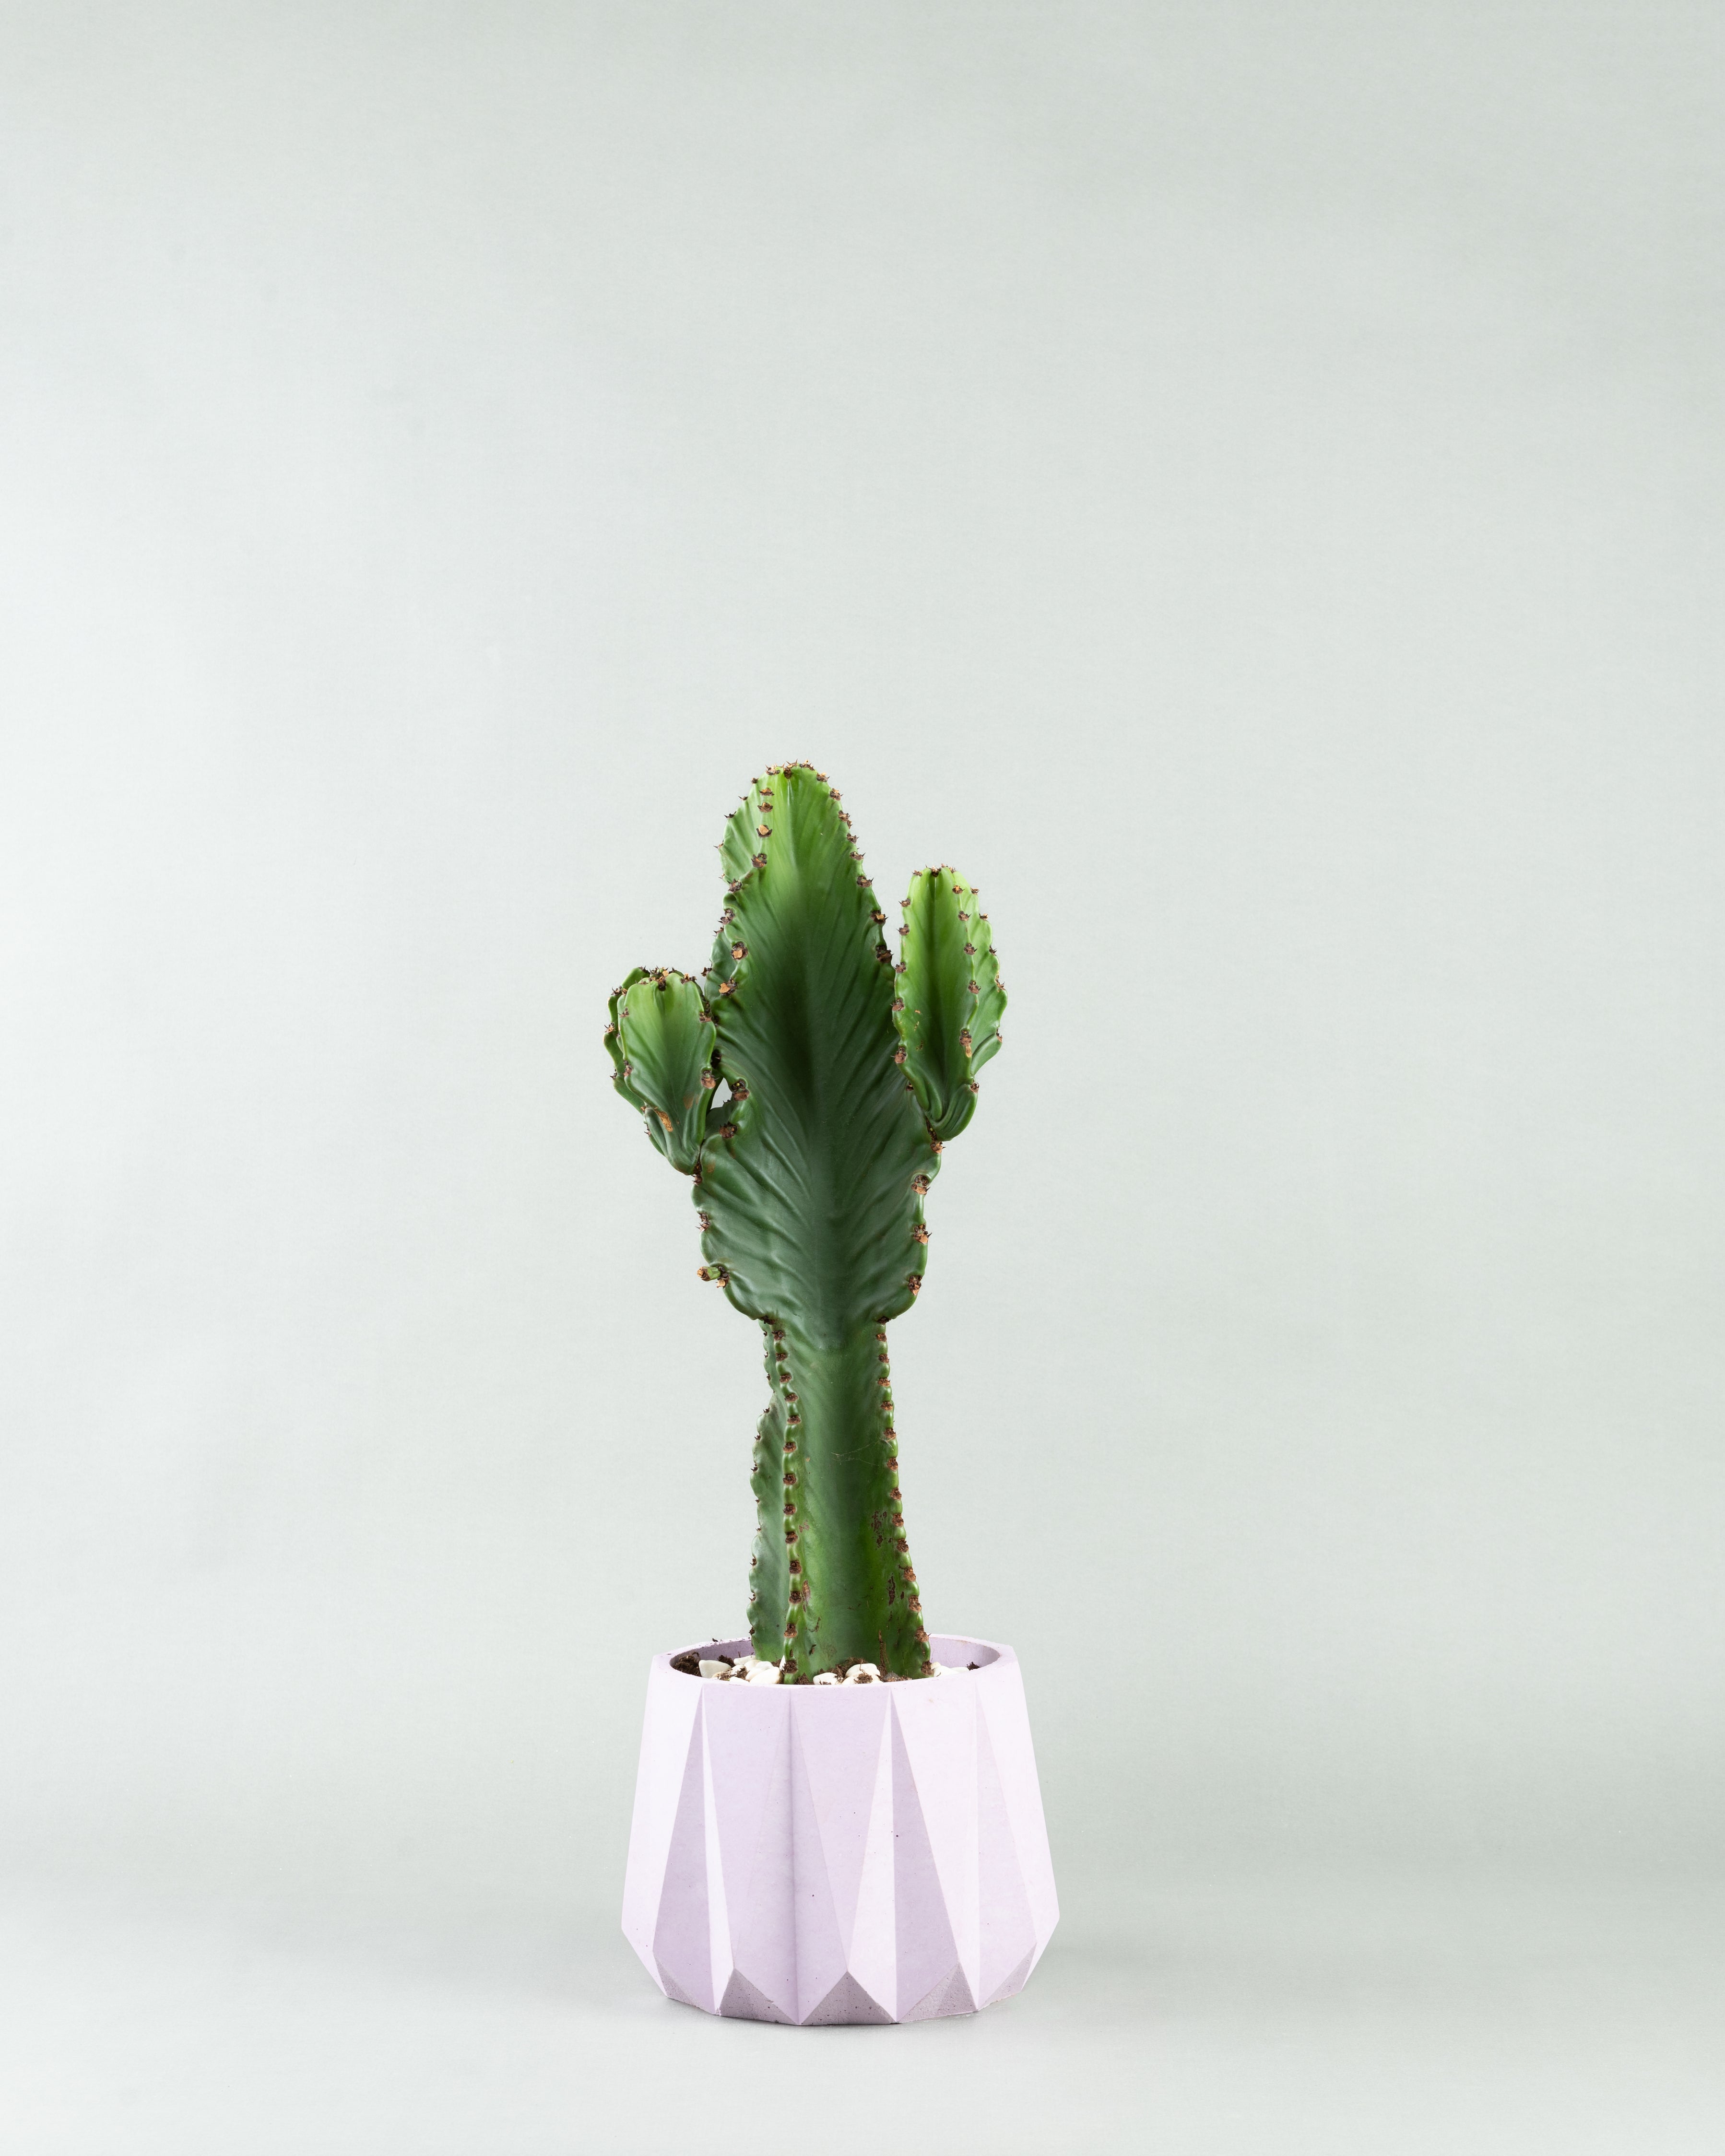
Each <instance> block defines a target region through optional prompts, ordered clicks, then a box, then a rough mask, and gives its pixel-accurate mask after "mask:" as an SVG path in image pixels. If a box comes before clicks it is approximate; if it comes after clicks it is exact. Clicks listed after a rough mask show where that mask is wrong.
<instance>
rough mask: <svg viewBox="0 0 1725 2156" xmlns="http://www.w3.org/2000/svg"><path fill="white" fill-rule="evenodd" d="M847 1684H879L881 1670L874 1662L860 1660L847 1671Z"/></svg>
mask: <svg viewBox="0 0 1725 2156" xmlns="http://www.w3.org/2000/svg"><path fill="white" fill-rule="evenodd" d="M845 1683H846V1684H879V1683H880V1671H879V1670H878V1669H876V1668H875V1665H874V1664H873V1663H872V1662H858V1663H856V1664H855V1666H853V1667H851V1668H850V1669H848V1670H847V1671H845Z"/></svg>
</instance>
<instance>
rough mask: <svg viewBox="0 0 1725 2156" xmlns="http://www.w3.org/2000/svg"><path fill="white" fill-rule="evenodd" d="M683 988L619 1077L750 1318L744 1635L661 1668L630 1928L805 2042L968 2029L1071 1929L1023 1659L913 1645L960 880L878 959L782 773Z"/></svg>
mask: <svg viewBox="0 0 1725 2156" xmlns="http://www.w3.org/2000/svg"><path fill="white" fill-rule="evenodd" d="M721 854H722V856H723V862H724V872H725V878H726V904H725V908H724V911H723V913H722V915H721V917H720V923H719V932H718V937H717V939H716V942H715V943H714V946H713V955H712V960H711V963H710V965H709V966H708V968H707V969H706V973H704V974H703V975H701V977H700V978H698V979H697V978H693V977H691V976H690V975H687V974H684V973H675V972H672V971H671V970H670V969H669V968H655V969H648V968H636V970H635V971H634V972H633V973H631V974H630V975H629V978H628V979H627V980H626V981H625V982H624V984H623V986H622V987H621V988H619V989H618V991H617V993H615V994H614V996H613V997H612V998H611V1010H610V1023H609V1024H608V1026H607V1027H606V1029H605V1038H606V1042H607V1045H608V1048H609V1050H610V1055H611V1060H612V1065H613V1069H614V1082H615V1085H616V1087H617V1091H619V1093H621V1094H622V1096H624V1099H625V1100H626V1101H628V1102H629V1105H630V1106H632V1107H633V1108H634V1110H635V1111H637V1113H638V1114H639V1116H641V1119H642V1122H643V1124H644V1127H645V1130H646V1132H647V1136H648V1137H649V1139H650V1140H651V1142H652V1143H653V1144H654V1146H655V1147H656V1148H657V1149H658V1151H659V1152H661V1153H662V1154H663V1155H664V1156H665V1159H666V1160H668V1161H669V1162H670V1164H671V1166H672V1167H673V1168H675V1169H676V1170H677V1171H678V1172H679V1173H681V1174H683V1175H685V1176H687V1177H688V1178H690V1181H691V1186H692V1188H691V1195H692V1197H693V1199H694V1203H695V1206H696V1211H697V1213H698V1214H699V1218H700V1222H701V1255H702V1259H703V1263H702V1264H701V1268H700V1272H701V1278H702V1279H703V1280H706V1281H714V1282H716V1284H717V1285H718V1286H720V1287H721V1288H722V1290H723V1291H724V1293H725V1295H726V1297H727V1299H728V1300H729V1301H730V1302H731V1303H732V1306H734V1307H735V1308H736V1309H737V1310H739V1311H741V1312H742V1314H743V1315H744V1316H745V1317H748V1318H751V1319H752V1320H753V1321H754V1322H755V1323H756V1324H757V1325H758V1326H759V1327H760V1328H761V1336H762V1346H763V1348H764V1351H765V1361H766V1368H767V1382H768V1389H769V1399H768V1407H767V1411H766V1413H765V1414H763V1415H762V1418H761V1422H760V1426H759V1429H758V1430H757V1432H756V1435H755V1440H754V1452H753V1465H752V1478H751V1479H752V1488H753V1491H754V1496H755V1504H756V1530H755V1539H754V1548H753V1552H752V1555H751V1557H750V1558H749V1598H748V1636H747V1639H741V1638H739V1639H735V1640H724V1641H715V1642H714V1643H713V1644H712V1645H711V1646H710V1647H707V1648H705V1649H694V1648H691V1649H688V1650H684V1651H683V1652H681V1653H665V1654H661V1655H657V1656H655V1659H654V1661H653V1663H652V1665H651V1667H650V1670H649V1677H648V1688H647V1712H646V1722H645V1727H644V1733H643V1738H642V1743H641V1758H640V1768H639V1778H638V1781H637V1785H636V1792H635V1808H634V1823H633V1827H632V1830H631V1833H630V1838H629V1867H628V1875H627V1881H626V1884H625V1888H624V1931H625V1933H627V1935H628V1937H629V1940H630V1943H632V1944H633V1945H634V1948H635V1950H636V1952H637V1953H639V1955H640V1957H641V1959H642V1961H643V1962H644V1963H645V1964H646V1967H647V1969H648V1970H649V1974H651V1975H652V1976H653V1977H654V1979H655V1981H656V1982H657V1983H658V1984H659V1985H660V1988H661V1989H663V1990H664V1991H665V1993H666V1994H667V1995H668V1996H670V1997H671V1998H673V1999H681V2000H683V2001H684V2002H685V2004H687V2005H694V2006H699V2007H701V2008H703V2009H704V2010H706V2011H707V2012H709V2013H716V2014H722V2015H732V2016H737V2017H740V2018H743V2019H748V2020H769V2021H787V2022H796V2023H805V2024H806V2023H818V2022H836V2021H910V2020H926V2019H928V2018H930V2017H932V2016H934V2015H948V2014H966V2013H971V2012H973V2011H975V2010H977V2009H978V2007H982V2006H986V2005H990V2004H992V2003H993V2001H995V2000H996V1999H1004V1998H1007V1997H1009V1996H1010V1994H1012V1993H1014V1992H1015V1991H1017V1990H1018V1989H1019V1988H1020V1987H1021V1986H1022V1985H1023V1984H1024V1981H1025V1979H1026V1978H1027V1977H1028V1976H1029V1973H1030V1970H1031V1969H1032V1968H1033V1967H1034V1964H1035V1963H1036V1960H1037V1958H1038V1957H1039V1956H1040V1953H1041V1952H1042V1950H1043V1948H1045V1946H1046V1945H1047V1943H1048V1939H1049V1936H1050V1933H1052V1931H1053V1929H1054V1926H1055V1918H1056V1916H1057V1914H1058V1909H1057V1905H1056V1902H1055V1889H1054V1876H1053V1872H1052V1870H1051V1868H1050V1863H1049V1856H1048V1841H1047V1835H1046V1832H1045V1828H1044V1825H1043V1817H1042V1804H1041V1798H1040V1792H1039V1789H1038V1786H1037V1780H1036V1767H1035V1760H1034V1755H1033V1753H1032V1750H1031V1745H1030V1733H1029V1722H1028V1720H1027V1718H1026V1715H1025V1710H1024V1688H1023V1685H1022V1683H1021V1681H1020V1679H1019V1670H1018V1664H1017V1661H1016V1658H1015V1657H1014V1655H1013V1653H1012V1650H1011V1649H1010V1648H1009V1647H1005V1646H1002V1645H999V1644H997V1643H994V1642H990V1641H986V1640H973V1639H968V1638H962V1637H945V1636H942V1635H936V1636H934V1637H932V1638H931V1637H930V1635H929V1634H928V1633H927V1630H925V1628H924V1625H923V1620H922V1599H921V1597H920V1596H919V1594H918V1593H917V1588H916V1573H915V1572H914V1570H913V1569H912V1568H911V1558H910V1549H909V1545H908V1543H907V1542H906V1535H905V1522H904V1511H903V1507H902V1505H901V1501H900V1496H899V1483H898V1436H897V1430H896V1422H895V1419H894V1413H893V1400H892V1385H891V1373H890V1368H889V1364H888V1359H887V1351H886V1327H887V1325H888V1323H889V1322H891V1320H892V1319H893V1318H895V1317H901V1316H902V1315H903V1313H904V1312H906V1311H907V1310H908V1309H909V1308H910V1307H911V1304H912V1303H913V1302H914V1301H916V1295H917V1292H918V1291H919V1290H920V1288H921V1286H922V1275H923V1270H924V1267H925V1265H927V1256H928V1240H929V1230H928V1229H927V1226H926V1224H925V1223H924V1219H923V1204H924V1199H926V1197H927V1193H928V1190H929V1187H930V1185H931V1184H932V1182H933V1180H934V1178H935V1176H936V1174H937V1172H938V1170H939V1168H940V1165H941V1159H942V1149H943V1147H946V1146H947V1144H949V1143H950V1142H951V1141H952V1139H953V1138H955V1137H957V1136H958V1134H959V1133H960V1132H962V1131H963V1129H964V1128H965V1127H966V1125H967V1124H968V1122H970V1119H971V1116H973V1113H974V1112H975V1109H976V1096H977V1073H978V1071H979V1070H981V1069H982V1067H983V1065H984V1064H985V1063H987V1062H988V1060H989V1058H990V1057H991V1056H992V1055H993V1054H994V1053H995V1051H996V1050H998V1049H999V1045H1000V1031H999V1021H1000V1017H1001V1014H1002V1012H1003V1011H1004V1009H1005V1007H1006V995H1005V991H1004V988H1003V986H1002V984H1001V982H1000V978H999V970H998V968H997V965H996V962H995V957H994V951H993V937H992V935H991V933H990V931H989V927H988V918H987V916H985V915H984V914H983V913H982V912H981V911H980V910H979V909H978V904H977V897H976V892H975V891H974V889H973V886H971V885H968V884H967V883H966V882H965V881H964V880H963V878H962V877H961V876H959V875H957V874H956V873H955V872H954V871H953V870H951V869H949V868H936V869H928V870H923V871H922V873H920V874H919V875H916V876H914V877H912V879H911V888H910V891H909V895H908V896H906V899H905V900H904V901H903V912H904V920H903V923H902V928H901V942H900V951H899V955H898V957H897V959H896V962H895V959H894V956H893V953H892V951H891V948H890V947H889V946H888V944H887V942H886V935H885V932H884V931H885V924H886V915H885V913H884V912H883V911H881V910H880V906H878V905H877V904H876V903H875V893H874V890H873V887H872V885H870V880H869V878H868V876H867V875H866V873H865V870H864V869H863V865H862V854H861V851H860V848H859V847H858V845H857V844H856V841H855V835H854V834H853V832H852V830H851V826H850V814H849V813H848V812H847V811H846V810H845V808H844V807H843V806H842V805H841V803H840V798H839V793H837V791H836V789H834V788H833V787H831V786H829V784H828V783H827V780H826V778H825V776H824V773H819V772H817V771H815V770H814V769H813V768H812V767H810V766H809V765H807V764H802V763H792V764H784V765H775V766H773V767H769V769H768V771H767V773H765V774H764V776H762V778H758V779H757V780H756V781H755V783H754V784H753V785H752V787H751V788H750V789H749V791H748V793H746V794H745V795H744V796H743V798H742V806H741V807H740V808H738V809H737V811H736V813H735V814H733V815H732V818H731V819H730V822H729V824H727V826H726V831H725V837H724V842H723V844H722V846H721Z"/></svg>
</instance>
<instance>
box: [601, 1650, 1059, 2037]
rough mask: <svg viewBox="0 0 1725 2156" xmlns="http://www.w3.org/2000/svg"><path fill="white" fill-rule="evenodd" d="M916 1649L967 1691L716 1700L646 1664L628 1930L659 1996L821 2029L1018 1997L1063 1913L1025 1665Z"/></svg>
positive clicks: (662, 1659) (700, 1685)
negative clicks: (954, 1671) (956, 1674)
mask: <svg viewBox="0 0 1725 2156" xmlns="http://www.w3.org/2000/svg"><path fill="white" fill-rule="evenodd" d="M931 1644H932V1648H933V1650H934V1657H935V1660H936V1661H937V1662H942V1663H944V1664H946V1665H947V1666H956V1667H957V1668H959V1669H962V1670H967V1674H966V1676H964V1677H963V1678H962V1679H953V1678H938V1677H924V1678H919V1679H916V1680H913V1681H907V1682H906V1683H902V1684H865V1685H855V1686H852V1685H841V1686H812V1685H744V1684H715V1683H712V1682H711V1681H707V1680H706V1679H704V1678H701V1677H690V1676H684V1675H683V1674H682V1672H681V1671H677V1670H674V1669H673V1668H672V1667H671V1666H670V1654H669V1653H666V1654H663V1655H655V1656H654V1658H653V1661H652V1664H651V1666H650V1668H649V1671H648V1677H647V1714H646V1723H645V1727H644V1729H643V1732H642V1736H641V1759H640V1768H639V1775H638V1777H637V1779H636V1784H635V1808H634V1824H633V1826H632V1828H631V1830H630V1834H629V1869H628V1873H627V1876H626V1879H625V1882H624V1896H623V1928H624V1933H625V1935H626V1936H627V1938H628V1939H629V1943H630V1945H631V1946H633V1947H634V1950H635V1952H636V1953H638V1954H639V1956H640V1958H641V1960H642V1962H643V1963H644V1964H645V1967H646V1969H647V1972H648V1974H649V1975H650V1976H651V1977H652V1978H653V1980H654V1981H655V1984H658V1986H659V1987H660V1990H662V1991H663V1992H664V1993H665V1996H666V1997H667V1998H670V1999H680V2000H681V2001H682V2002H683V2003H684V2004H685V2005H689V2006H698V2007H700V2008H701V2010H702V2011H703V2012H704V2013H707V2014H722V2015H729V2016H731V2017H732V2018H733V2019H735V2020H750V2021H784V2022H793V2023H798V2024H803V2025H814V2024H820V2023H831V2022H839V2021H851V2022H855V2021H876V2022H879V2021H924V2020H932V2019H933V2018H934V2017H936V2016H937V2015H948V2014H973V2013H975V2012H976V2011H977V2010H978V2008H980V2007H983V2006H991V2005H993V2004H994V2003H995V2001H996V2000H998V1999H1009V1998H1010V1997H1011V1996H1012V1994H1014V1992H1016V1991H1018V1990H1020V1989H1022V1988H1023V1986H1024V1982H1025V1979H1027V1978H1028V1977H1029V1974H1030V1971H1031V1970H1032V1969H1034V1967H1035V1965H1036V1963H1037V1961H1038V1960H1039V1959H1040V1956H1041V1953H1042V1950H1043V1948H1045V1946H1046V1945H1047V1944H1048V1942H1049V1938H1050V1935H1051V1934H1052V1933H1053V1931H1054V1928H1055V1922H1056V1920H1057V1918H1058V1917H1059V1914H1060V1909H1059V1904H1058V1902H1056V1900H1055V1883H1054V1871H1053V1867H1052V1866H1051V1864H1050V1861H1049V1853H1048V1834H1047V1830H1046V1828H1045V1825H1044V1823H1043V1817H1042V1796H1041V1791H1040V1789H1039V1787H1038V1784H1037V1780H1036V1760H1035V1755H1034V1752H1033V1751H1032V1749H1031V1744H1030V1724H1029V1717H1028V1715H1027V1713H1026V1712H1025V1707H1024V1684H1023V1681H1022V1680H1021V1679H1020V1676H1019V1666H1018V1658H1017V1656H1016V1655H1014V1653H1013V1651H1012V1650H1011V1648H1010V1647H1004V1646H1001V1645H998V1644H996V1643H994V1642H993V1641H991V1640H971V1639H963V1638H958V1637H948V1636H946V1635H941V1636H938V1637H937V1638H935V1639H934V1640H932V1642H931ZM713 1651H714V1652H715V1653H716V1654H725V1655H742V1654H746V1653H747V1651H748V1642H747V1640H721V1641H719V1642H718V1643H716V1645H715V1647H714V1650H713ZM972 1663H976V1664H978V1665H979V1666H978V1667H977V1668H975V1669H974V1670H970V1669H968V1665H970V1664H972Z"/></svg>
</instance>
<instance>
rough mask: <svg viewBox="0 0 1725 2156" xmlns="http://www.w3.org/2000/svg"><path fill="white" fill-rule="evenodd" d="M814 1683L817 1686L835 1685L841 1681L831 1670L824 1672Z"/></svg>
mask: <svg viewBox="0 0 1725 2156" xmlns="http://www.w3.org/2000/svg"><path fill="white" fill-rule="evenodd" d="M814 1681H815V1682H816V1683H817V1684H829V1685H835V1684H837V1683H838V1681H839V1680H838V1679H837V1677H835V1676H834V1675H833V1672H832V1671H830V1670H823V1671H821V1672H820V1673H819V1676H817V1677H816V1678H815V1680H814Z"/></svg>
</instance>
